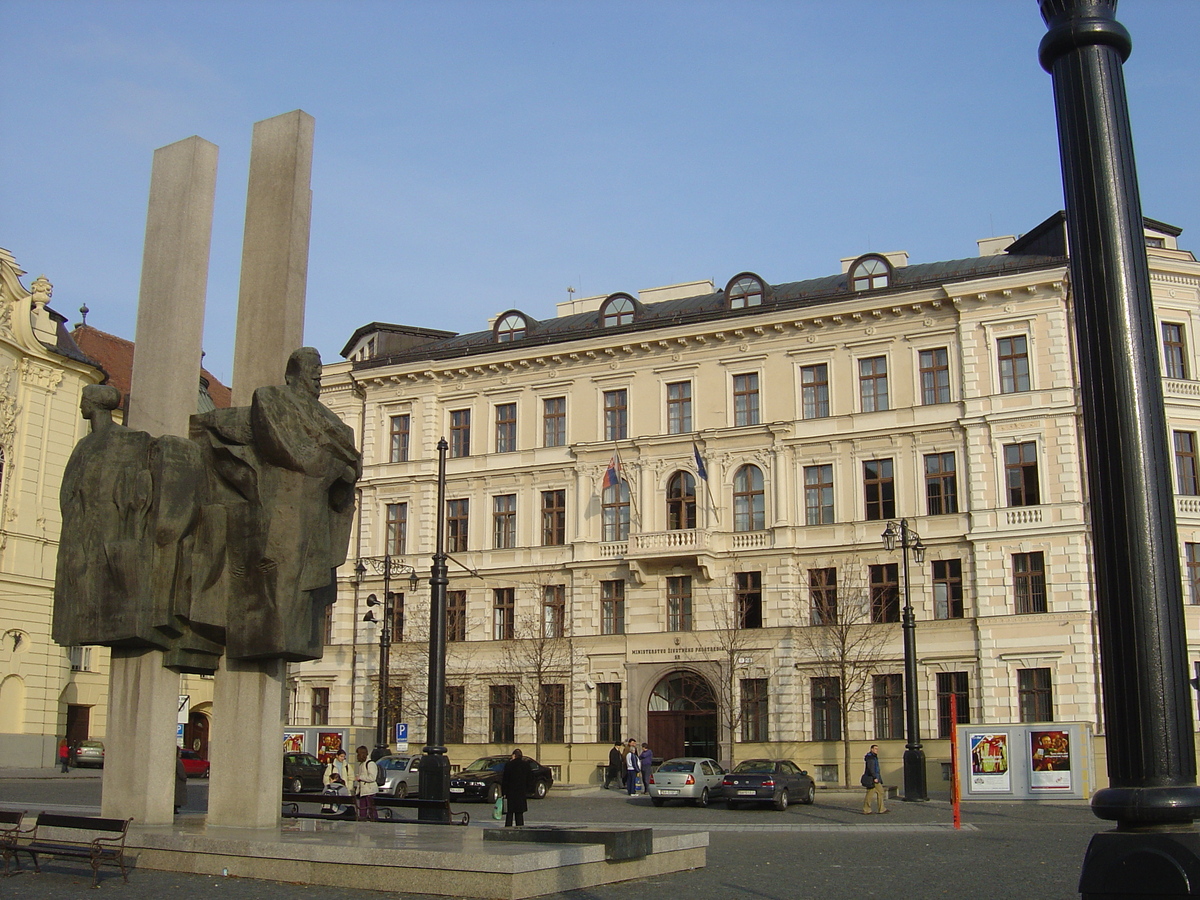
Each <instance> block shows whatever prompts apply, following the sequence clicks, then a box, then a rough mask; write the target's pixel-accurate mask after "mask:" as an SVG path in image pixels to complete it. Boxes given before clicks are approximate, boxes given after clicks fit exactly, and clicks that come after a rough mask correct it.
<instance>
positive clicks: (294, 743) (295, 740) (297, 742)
mask: <svg viewBox="0 0 1200 900" xmlns="http://www.w3.org/2000/svg"><path fill="white" fill-rule="evenodd" d="M283 752H284V753H303V752H304V732H303V731H285V732H284V733H283Z"/></svg>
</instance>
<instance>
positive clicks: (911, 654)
mask: <svg viewBox="0 0 1200 900" xmlns="http://www.w3.org/2000/svg"><path fill="white" fill-rule="evenodd" d="M883 545H884V546H885V547H886V548H887V549H888V550H895V549H896V547H897V546H898V547H899V548H900V551H901V558H902V559H903V560H904V612H903V615H902V617H901V623H902V624H901V628H902V629H903V631H904V712H905V722H906V724H907V726H908V727H907V743H905V745H904V799H905V800H908V801H912V800H928V799H929V791H928V789H927V788H926V782H925V750H924V748H923V747H922V746H921V724H920V716H919V714H918V713H919V710H918V708H917V620H916V617H915V616H914V615H913V608H912V590H911V583H910V581H909V577H908V551H909V550H912V555H913V559H914V560H916V562H917V565H920V564H921V563H923V562H924V561H925V545H924V544H922V543H921V536H920V535H919V534H917V533H916V532H915V531H913V530H912V529H911V528H909V527H908V520H907V519H901V520H900V521H899V523H897V522H888V523H887V529H886V530H885V531H884V532H883Z"/></svg>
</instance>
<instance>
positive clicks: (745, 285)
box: [727, 275, 763, 309]
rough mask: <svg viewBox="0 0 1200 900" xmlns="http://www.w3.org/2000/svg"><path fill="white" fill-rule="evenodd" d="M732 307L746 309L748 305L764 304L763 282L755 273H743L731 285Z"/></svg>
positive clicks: (730, 299) (730, 300) (729, 296)
mask: <svg viewBox="0 0 1200 900" xmlns="http://www.w3.org/2000/svg"><path fill="white" fill-rule="evenodd" d="M727 297H728V299H729V308H730V309H745V308H746V307H748V306H762V302H763V286H762V282H761V281H759V280H758V279H757V278H755V277H754V276H753V275H743V276H742V277H741V278H739V279H738V280H737V281H735V282H734V283H733V284H731V285H730V286H729V293H728V294H727Z"/></svg>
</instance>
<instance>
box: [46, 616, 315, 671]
mask: <svg viewBox="0 0 1200 900" xmlns="http://www.w3.org/2000/svg"><path fill="white" fill-rule="evenodd" d="M329 609H333V607H332V606H330V607H329ZM67 660H68V662H70V664H71V671H72V672H90V671H92V648H91V647H85V646H83V645H81V644H76V645H74V646H72V647H68V648H67Z"/></svg>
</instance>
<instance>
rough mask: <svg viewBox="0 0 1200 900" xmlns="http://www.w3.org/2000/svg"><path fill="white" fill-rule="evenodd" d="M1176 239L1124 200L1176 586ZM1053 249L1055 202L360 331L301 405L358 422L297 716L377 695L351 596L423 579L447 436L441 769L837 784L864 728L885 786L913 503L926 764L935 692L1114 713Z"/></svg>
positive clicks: (577, 777)
mask: <svg viewBox="0 0 1200 900" xmlns="http://www.w3.org/2000/svg"><path fill="white" fill-rule="evenodd" d="M1179 233H1180V232H1179V229H1176V228H1173V227H1171V226H1167V225H1164V224H1162V223H1157V222H1153V221H1150V220H1147V228H1146V236H1147V245H1148V253H1149V258H1150V270H1151V279H1152V288H1153V295H1154V301H1155V307H1156V314H1157V315H1158V317H1159V322H1158V323H1157V326H1156V327H1157V328H1158V330H1159V333H1160V335H1161V336H1162V350H1163V361H1162V364H1163V367H1164V368H1163V371H1164V377H1163V389H1164V393H1165V396H1166V403H1167V412H1168V419H1169V421H1170V426H1171V429H1172V431H1173V434H1172V435H1171V436H1170V440H1171V441H1172V447H1173V448H1174V452H1175V457H1176V463H1177V473H1176V475H1177V484H1176V487H1175V491H1176V494H1177V495H1178V500H1177V507H1176V513H1177V516H1178V524H1179V536H1180V554H1181V558H1182V559H1183V560H1184V561H1185V564H1184V565H1183V567H1182V568H1183V571H1181V572H1180V578H1181V580H1182V586H1183V589H1184V596H1185V598H1186V599H1187V601H1188V602H1189V603H1196V602H1197V601H1200V580H1198V575H1197V573H1200V552H1198V551H1200V478H1197V465H1198V462H1197V460H1198V454H1197V452H1196V446H1195V439H1196V434H1197V433H1200V377H1198V376H1200V369H1198V357H1197V352H1196V351H1197V347H1196V344H1195V341H1196V337H1197V335H1198V334H1200V264H1198V263H1197V262H1196V260H1195V258H1194V256H1193V255H1192V254H1191V253H1190V252H1187V251H1185V250H1180V249H1178V243H1177V238H1178V235H1179ZM1065 241H1066V238H1065V230H1064V227H1063V218H1062V216H1061V214H1059V215H1056V216H1052V217H1051V218H1050V219H1048V220H1046V221H1045V222H1043V223H1041V224H1040V225H1038V226H1037V227H1036V228H1034V229H1033V230H1032V231H1030V232H1029V233H1027V234H1025V235H1024V236H1022V237H1021V238H1019V239H1014V238H1011V237H1010V238H1003V239H1000V238H991V239H986V240H982V241H979V242H978V246H979V255H978V256H973V257H971V258H967V259H960V260H952V261H948V262H940V263H930V264H919V265H918V264H909V262H908V259H907V255H906V254H904V253H888V254H866V255H864V256H859V257H851V258H847V259H845V260H842V262H841V271H840V272H836V267H835V266H832V265H831V266H830V268H831V269H832V270H834V271H835V274H832V275H829V276H827V277H823V278H817V279H812V280H808V281H801V282H792V283H772V282H771V281H770V280H769V279H767V278H765V277H760V276H759V275H757V274H755V273H752V272H743V273H739V274H737V275H734V276H733V277H732V278H730V279H729V281H728V282H727V283H726V284H723V285H719V286H714V285H712V284H711V283H707V282H698V283H691V284H686V285H677V286H673V287H669V288H660V289H654V290H649V291H641V292H639V293H637V294H624V293H620V294H613V295H608V296H606V297H599V298H591V299H588V300H573V301H572V302H569V303H564V304H561V305H560V307H559V309H558V315H556V316H554V317H552V318H547V319H542V320H538V319H535V318H534V317H533V316H531V315H529V314H527V313H524V312H521V311H518V310H510V311H507V312H505V313H501V314H500V315H498V316H497V317H496V319H495V320H494V321H493V322H492V323H491V327H489V328H486V329H484V330H481V331H478V332H474V333H470V334H462V335H451V334H449V333H441V332H431V331H424V330H421V329H412V328H405V327H403V326H397V325H384V324H380V323H372V324H371V325H366V326H364V327H362V328H360V329H359V330H358V331H357V332H356V333H355V335H354V336H353V337H352V338H351V340H350V343H349V344H348V345H347V347H346V350H345V353H344V355H345V356H347V361H346V362H343V363H339V364H336V365H330V366H328V367H327V368H326V372H325V380H324V388H323V397H322V399H323V400H324V401H325V402H326V403H327V404H328V405H329V406H330V407H331V408H332V409H333V410H334V411H336V412H337V413H338V414H339V415H340V416H341V417H342V418H343V419H344V420H345V421H346V422H347V423H348V424H350V425H351V426H352V427H353V428H354V429H355V430H356V433H357V434H358V435H359V437H360V440H361V445H362V448H363V454H364V475H363V478H362V481H361V483H360V500H361V502H360V511H359V521H360V528H359V529H358V533H357V534H356V536H355V537H354V538H353V541H354V543H353V544H352V547H351V550H350V561H349V562H347V564H346V566H345V567H344V569H343V571H342V572H341V573H340V579H339V597H338V602H337V603H336V604H335V606H334V608H333V613H332V615H331V618H330V621H329V623H328V624H329V635H328V638H327V641H328V643H329V646H327V648H326V656H325V658H324V659H323V660H321V661H317V662H313V663H305V664H300V665H295V666H292V667H291V669H290V678H291V687H292V694H291V697H292V708H291V710H290V714H291V719H292V721H293V722H294V723H296V724H322V723H325V724H331V725H338V724H352V723H353V724H361V723H364V722H366V723H369V722H372V721H374V718H375V714H376V709H377V707H376V699H375V697H376V679H377V677H378V670H379V645H378V643H377V641H378V626H376V625H374V624H371V623H364V622H363V617H364V615H366V614H367V613H368V612H369V611H370V612H373V614H375V615H378V613H379V608H378V607H368V606H367V600H368V597H372V596H373V597H374V598H379V597H382V596H384V594H383V582H382V578H381V576H380V575H379V574H378V573H379V572H380V571H382V569H381V566H380V563H379V561H378V558H379V557H383V556H384V555H385V554H387V555H388V556H389V557H390V558H391V561H392V563H393V565H394V566H395V565H396V564H400V565H402V566H411V567H415V568H416V569H417V570H418V571H419V573H420V574H421V577H422V579H426V578H427V574H428V569H429V565H430V560H431V555H432V554H433V552H434V548H435V531H436V528H435V522H436V518H437V509H436V505H437V503H436V491H437V483H436V482H437V478H436V476H437V467H438V453H437V444H438V441H439V439H441V438H443V437H444V438H446V439H447V441H448V442H449V444H450V454H449V456H450V458H449V459H448V460H447V466H446V472H447V477H446V482H447V483H446V500H447V504H446V508H445V510H443V512H444V513H445V516H446V519H447V523H446V524H447V533H448V538H447V540H448V551H449V553H450V584H449V596H450V601H451V607H450V628H451V637H452V638H453V640H451V642H450V644H449V650H448V676H447V681H448V684H449V686H450V693H449V697H448V710H449V725H448V734H449V736H448V744H449V745H450V752H451V757H452V761H453V762H454V763H455V764H464V763H466V762H468V761H469V760H470V759H472V758H474V757H475V756H478V755H482V754H484V753H488V752H502V751H506V750H507V749H509V748H510V747H511V746H514V745H521V746H525V747H528V748H529V751H527V752H532V751H533V750H535V749H536V751H537V752H538V753H539V754H540V757H539V758H540V759H541V760H542V761H543V762H545V763H547V764H550V765H553V766H557V767H558V771H559V776H560V777H561V778H563V779H567V780H570V781H585V780H589V779H594V778H596V777H597V770H596V765H597V763H600V762H602V761H604V760H605V759H606V758H607V750H608V747H609V746H611V741H612V740H613V739H619V738H625V737H629V736H632V737H636V738H637V739H638V740H639V741H641V740H646V739H647V738H648V739H649V742H650V743H651V745H652V747H653V749H654V750H655V753H656V755H658V756H668V755H675V754H682V753H684V752H687V753H693V754H698V755H712V756H716V757H718V758H719V759H721V760H722V761H723V762H725V763H729V762H730V761H736V760H737V759H744V758H746V757H747V756H750V755H759V754H771V755H782V756H786V757H791V758H794V759H796V760H797V761H798V762H800V763H801V765H803V766H805V767H806V768H809V769H810V770H815V771H816V773H817V774H818V777H819V778H821V779H823V780H827V781H834V780H842V779H843V778H845V777H847V776H849V777H850V778H851V779H854V778H857V775H858V770H857V766H859V765H860V764H861V763H859V762H858V760H860V759H861V756H862V753H863V752H864V751H865V749H866V745H868V744H869V743H871V742H876V741H877V742H879V743H880V744H881V745H882V746H883V748H884V750H883V757H884V760H885V771H886V772H887V773H889V777H894V778H896V779H897V780H898V771H899V765H900V756H901V753H902V751H903V747H904V723H903V718H904V716H903V705H902V679H901V675H902V672H903V651H902V644H901V629H900V626H899V624H898V622H899V617H900V608H901V606H902V604H903V598H904V596H905V593H904V585H903V576H902V573H903V557H902V554H901V552H900V551H899V550H892V551H889V550H887V549H886V548H885V546H884V543H883V540H882V537H881V535H882V532H883V531H884V528H885V526H887V524H888V523H889V522H898V520H900V519H901V518H904V519H905V520H906V524H907V525H908V527H910V528H912V529H914V530H915V531H916V532H917V533H919V535H920V539H921V542H922V544H923V545H924V548H925V558H924V561H923V562H922V563H920V564H918V563H917V562H916V561H915V559H910V568H909V572H910V582H909V586H910V590H911V594H910V596H911V602H912V605H913V607H914V610H915V614H916V620H917V631H916V636H917V637H916V642H917V656H918V683H917V690H918V696H919V709H920V723H921V735H922V737H923V739H924V744H925V749H926V753H927V757H928V759H929V764H930V781H931V784H933V783H935V782H936V780H937V779H939V778H940V777H941V775H942V772H941V770H940V769H939V768H938V767H939V765H940V764H942V763H945V762H947V761H948V760H949V749H948V741H947V740H945V737H946V735H947V733H948V731H947V730H948V728H949V727H950V719H949V698H950V696H951V695H953V696H955V698H956V700H957V702H958V714H959V721H960V722H964V723H966V722H969V723H975V724H980V725H992V724H1001V723H1017V722H1023V721H1024V722H1028V721H1052V722H1062V723H1066V722H1078V723H1085V724H1086V725H1088V726H1090V728H1091V729H1092V731H1093V732H1094V733H1095V734H1097V735H1100V734H1103V732H1104V721H1103V715H1102V710H1101V707H1100V702H1099V687H1100V685H1099V678H1100V674H1099V666H1098V649H1097V639H1096V620H1095V614H1094V590H1093V574H1092V566H1091V553H1092V547H1091V541H1090V537H1089V530H1088V522H1087V504H1086V489H1085V486H1084V471H1083V454H1082V450H1081V442H1082V440H1083V436H1082V434H1081V420H1080V408H1079V387H1078V383H1077V373H1076V363H1075V357H1074V341H1073V327H1074V325H1073V320H1072V311H1071V299H1070V284H1069V278H1068V275H1067V261H1066V246H1065ZM701 468H703V470H704V472H703V474H702V473H701V471H700V470H701ZM705 476H706V477H705ZM614 482H615V486H614V484H613V483H614ZM622 482H623V483H624V484H626V485H627V487H628V495H627V496H628V499H627V500H626V499H625V494H624V493H623V490H624V489H623V487H622ZM606 484H608V485H609V486H607V487H606ZM357 559H363V560H365V561H367V562H370V561H371V560H375V561H374V562H372V564H371V565H365V564H364V565H363V566H361V567H360V568H361V569H363V570H364V571H363V572H362V573H361V574H360V575H356V573H355V561H356V560H357ZM390 588H391V591H392V592H394V593H395V594H396V604H395V605H396V606H397V607H398V609H399V608H401V607H402V612H398V613H397V614H396V615H395V618H394V620H393V621H394V627H395V628H396V630H397V634H396V635H394V637H395V638H396V640H395V643H394V644H393V647H392V652H391V664H390V673H391V684H392V685H393V688H394V692H393V699H392V708H390V709H389V715H388V718H389V725H390V724H391V722H392V721H404V722H407V723H409V726H410V734H411V735H412V737H411V738H410V740H412V741H413V742H414V743H413V746H412V749H414V750H419V749H420V747H421V745H422V743H423V741H424V740H425V728H424V724H423V722H424V708H425V678H426V674H425V670H424V663H425V651H424V649H423V647H424V641H425V640H426V638H427V628H426V627H425V626H426V623H427V621H428V611H427V610H428V586H427V584H424V583H423V586H422V587H420V588H419V590H418V591H417V592H415V593H414V592H413V590H412V589H411V588H410V587H409V583H408V574H407V570H404V569H397V570H396V574H395V576H394V577H393V578H392V580H391V583H390ZM1197 609H1198V607H1196V606H1192V605H1189V607H1188V609H1187V613H1188V616H1187V619H1188V623H1189V645H1190V646H1191V648H1192V659H1193V660H1195V661H1196V663H1195V664H1196V665H1200V632H1198V631H1197V630H1196V628H1195V626H1196V625H1197V624H1198V623H1197V621H1196V618H1197ZM838 635H842V636H843V639H842V640H840V641H839V640H838V639H837V636H838ZM839 648H844V649H839ZM839 693H841V694H845V695H846V697H847V702H846V704H845V707H844V708H842V707H841V706H840V704H839V702H838V699H837V698H838V695H839ZM851 694H853V696H850V695H851ZM539 700H540V701H541V702H540V703H539ZM842 738H846V739H848V743H847V744H843V743H842V741H841V739H842ZM1096 746H1097V753H1098V754H1099V755H1102V741H1097V742H1096ZM1097 763H1098V765H1097V772H1098V773H1101V774H1100V777H1101V778H1102V777H1103V776H1102V773H1103V765H1102V759H1098V760H1097Z"/></svg>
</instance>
